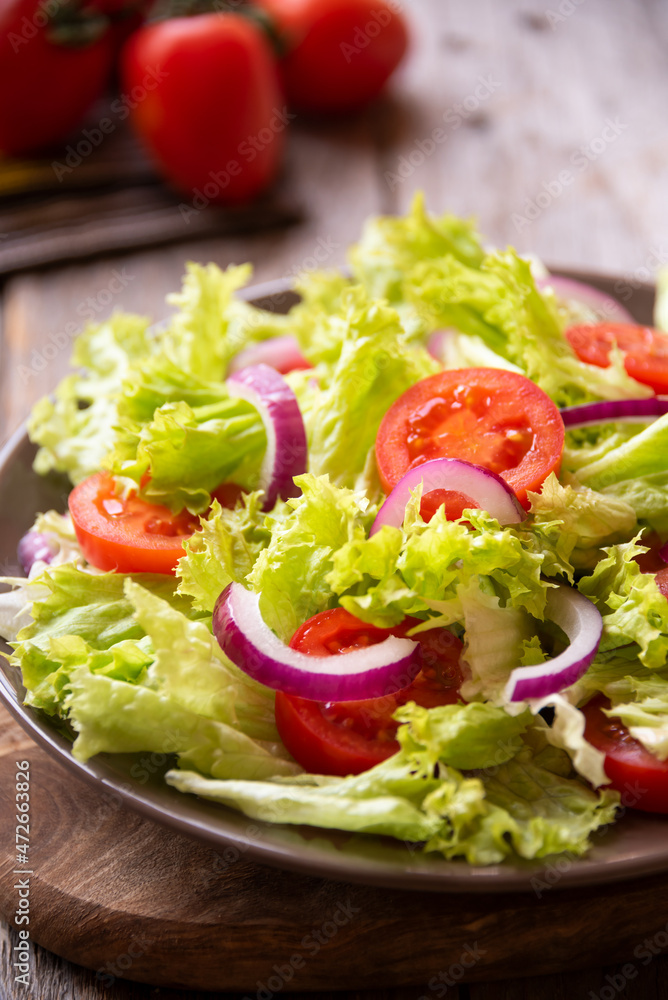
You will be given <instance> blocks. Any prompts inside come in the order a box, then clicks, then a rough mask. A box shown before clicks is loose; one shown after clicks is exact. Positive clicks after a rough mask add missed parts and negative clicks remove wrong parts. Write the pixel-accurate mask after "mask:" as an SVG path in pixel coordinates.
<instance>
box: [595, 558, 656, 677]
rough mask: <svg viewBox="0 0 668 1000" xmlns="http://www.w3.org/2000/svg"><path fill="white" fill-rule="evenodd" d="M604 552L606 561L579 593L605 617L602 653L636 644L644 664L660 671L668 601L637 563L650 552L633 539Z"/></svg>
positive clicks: (603, 561)
mask: <svg viewBox="0 0 668 1000" xmlns="http://www.w3.org/2000/svg"><path fill="white" fill-rule="evenodd" d="M603 551H604V552H605V553H606V557H605V558H604V559H601V560H600V562H599V563H598V564H597V565H596V568H595V569H594V571H593V573H591V575H589V576H585V577H583V578H582V579H581V580H580V581H579V582H578V589H579V590H580V591H581V593H583V594H584V595H585V596H586V597H588V598H589V599H590V600H591V601H593V602H594V604H595V605H596V606H597V607H598V609H599V611H600V612H601V615H602V616H603V638H602V640H601V645H600V649H601V651H602V652H605V651H606V650H610V649H615V648H617V647H618V646H623V645H625V644H626V643H629V642H635V643H637V645H638V647H639V648H638V650H637V655H638V657H639V659H640V661H641V663H643V664H644V665H645V666H647V667H651V668H653V669H660V668H661V667H663V666H664V665H665V663H666V656H667V655H668V601H667V600H666V598H665V597H664V596H663V594H662V593H661V591H660V590H659V588H658V587H657V585H656V581H655V579H654V574H653V573H643V572H642V571H641V569H640V566H639V565H638V563H637V562H635V561H634V558H635V556H637V555H639V554H640V553H642V552H647V548H646V547H645V546H643V545H637V544H636V539H634V540H633V541H631V542H625V543H622V544H619V545H611V546H609V547H607V548H605V549H604V550H603Z"/></svg>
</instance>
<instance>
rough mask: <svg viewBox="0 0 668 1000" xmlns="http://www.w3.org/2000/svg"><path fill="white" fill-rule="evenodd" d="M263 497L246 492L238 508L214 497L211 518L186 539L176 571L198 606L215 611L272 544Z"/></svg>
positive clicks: (181, 589) (181, 586)
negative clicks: (223, 593) (232, 585)
mask: <svg viewBox="0 0 668 1000" xmlns="http://www.w3.org/2000/svg"><path fill="white" fill-rule="evenodd" d="M262 496H263V494H262V493H260V492H257V493H247V494H244V496H243V498H242V500H241V501H240V502H239V503H238V504H237V506H236V508H235V509H234V510H228V509H226V508H225V507H221V506H220V504H219V503H218V501H217V500H214V502H213V506H212V508H211V512H210V513H209V515H208V517H207V518H206V519H204V518H202V519H201V521H200V530H199V531H196V532H195V533H194V534H193V535H191V536H190V538H189V539H187V541H186V542H184V548H185V550H186V555H185V556H184V557H183V558H182V559H180V560H179V564H178V567H177V571H176V572H177V576H178V577H179V586H178V592H179V593H180V594H187V595H188V596H190V597H192V598H193V603H194V606H195V607H196V608H200V609H202V610H203V611H213V608H214V605H215V603H216V601H217V600H218V597H219V595H220V593H221V591H223V590H224V589H225V587H227V585H228V584H229V583H232V581H233V580H234V581H236V582H237V583H245V582H246V579H247V577H248V574H249V573H250V571H251V570H252V569H253V566H254V565H255V562H256V560H257V557H258V556H259V554H260V552H261V551H262V550H263V549H265V548H266V547H267V545H268V544H269V542H270V540H271V532H270V530H269V529H268V528H267V527H266V526H265V525H264V521H265V516H266V515H265V513H264V511H263V510H262V506H261V503H262ZM277 516H278V512H277V511H276V510H275V511H274V517H277Z"/></svg>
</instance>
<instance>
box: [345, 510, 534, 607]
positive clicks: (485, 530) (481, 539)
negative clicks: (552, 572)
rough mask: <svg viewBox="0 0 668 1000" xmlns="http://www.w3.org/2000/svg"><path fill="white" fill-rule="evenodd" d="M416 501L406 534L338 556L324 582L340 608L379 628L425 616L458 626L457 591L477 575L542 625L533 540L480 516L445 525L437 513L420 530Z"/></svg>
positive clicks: (365, 542) (382, 535)
mask: <svg viewBox="0 0 668 1000" xmlns="http://www.w3.org/2000/svg"><path fill="white" fill-rule="evenodd" d="M419 494H420V491H416V493H415V494H414V496H413V499H412V500H411V502H410V503H409V504H408V505H407V508H406V517H405V520H404V526H403V529H399V528H392V527H388V526H385V527H383V528H382V529H381V530H380V531H378V532H377V533H376V534H375V535H373V536H372V537H371V538H363V537H360V538H355V539H351V540H350V541H349V542H347V543H346V544H345V545H343V546H342V547H341V548H340V549H339V551H338V552H336V554H335V556H334V560H333V568H332V572H331V573H330V574H329V576H328V578H327V579H328V582H329V584H330V586H331V587H332V590H333V591H334V592H335V593H336V594H337V595H338V597H339V601H340V603H341V604H342V605H343V606H344V607H345V608H347V609H348V610H349V611H350V612H351V613H352V614H354V615H357V617H358V618H362V619H363V620H364V621H368V622H371V623H372V624H375V625H381V626H391V625H394V624H397V623H398V622H399V621H401V619H402V618H403V617H404V616H405V615H407V614H420V613H424V612H427V611H429V610H436V611H438V612H439V613H440V614H441V615H444V614H448V613H452V614H454V615H455V617H454V618H451V621H456V620H459V619H461V602H458V588H459V587H460V586H465V585H466V584H467V583H468V582H469V581H470V580H471V579H472V578H474V577H478V576H481V577H485V578H487V579H488V581H489V586H490V587H491V588H492V590H491V592H492V593H496V594H497V595H498V596H499V597H500V598H502V599H503V601H504V603H509V604H511V605H512V606H514V607H518V608H524V609H526V610H527V611H528V612H529V613H530V614H532V615H534V616H535V617H537V618H542V616H543V610H544V607H545V598H546V590H547V588H548V587H549V586H552V584H550V583H549V582H547V581H545V580H544V579H543V578H542V576H541V570H542V565H543V561H544V555H543V554H542V553H541V552H539V551H538V550H537V547H536V546H535V545H534V544H533V542H532V540H531V539H530V536H529V535H528V534H524V533H521V532H517V531H515V530H514V529H512V528H502V527H501V526H500V525H499V523H498V521H496V520H494V518H492V517H490V515H489V514H487V513H485V512H484V511H481V510H473V511H471V510H468V511H466V512H465V516H464V517H462V518H461V519H459V520H457V521H448V520H447V519H446V517H445V511H444V508H440V510H439V511H437V513H436V514H435V515H434V517H432V519H431V521H430V522H429V523H428V524H425V522H424V521H423V520H422V518H421V517H420V515H419V513H418V512H419ZM465 522H466V523H465ZM468 525H470V526H471V527H468ZM452 602H455V603H454V604H453V603H452ZM442 624H446V622H445V621H443V622H442Z"/></svg>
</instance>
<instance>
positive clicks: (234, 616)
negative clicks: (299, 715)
mask: <svg viewBox="0 0 668 1000" xmlns="http://www.w3.org/2000/svg"><path fill="white" fill-rule="evenodd" d="M213 632H214V635H215V636H216V639H217V640H218V642H219V643H220V647H221V649H222V650H223V652H224V653H225V655H226V656H228V657H229V658H230V660H232V662H233V663H235V664H236V665H237V666H238V667H239V669H240V670H243V671H244V673H246V674H248V675H249V676H250V677H253V678H254V679H255V680H256V681H259V682H260V683H261V684H265V685H266V686H267V687H270V688H274V689H275V690H277V691H284V692H285V693H286V694H292V695H298V696H299V697H300V698H310V699H311V700H312V701H359V700H362V699H365V698H379V697H382V696H383V695H385V694H387V693H388V692H390V691H396V690H398V689H399V688H402V687H406V686H407V685H408V684H410V682H411V681H412V680H413V678H414V677H415V676H416V675H417V673H418V672H419V670H420V667H421V664H422V653H421V649H420V644H419V643H417V642H413V641H412V640H411V639H399V638H397V637H396V636H390V637H389V638H387V639H384V640H383V642H379V643H377V644H376V645H375V646H367V647H366V648H364V649H355V650H353V651H352V652H350V653H340V654H338V655H337V656H307V655H306V653H300V652H298V651H297V650H296V649H291V648H290V646H286V645H285V644H284V643H283V642H281V640H280V639H279V638H278V637H277V636H276V635H274V633H273V632H272V631H271V629H270V628H269V626H268V625H267V624H266V623H265V622H264V620H263V618H262V615H261V614H260V606H259V597H258V595H257V594H255V593H253V591H251V590H246V589H245V588H244V587H243V586H242V585H241V584H240V583H230V584H229V585H228V586H227V587H226V588H225V590H224V591H223V592H222V594H221V595H220V597H219V598H218V600H217V602H216V606H215V608H214V611H213Z"/></svg>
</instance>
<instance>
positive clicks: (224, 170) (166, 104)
mask: <svg viewBox="0 0 668 1000" xmlns="http://www.w3.org/2000/svg"><path fill="white" fill-rule="evenodd" d="M147 74H151V75H152V78H153V81H152V89H145V90H144V93H145V96H144V98H143V99H142V100H141V101H138V102H136V105H135V107H134V110H133V112H132V119H133V122H134V125H135V127H136V129H137V131H138V133H139V135H140V137H141V139H142V140H143V141H144V143H145V145H146V146H147V148H148V150H149V152H150V153H151V154H152V156H153V158H154V159H155V160H156V161H157V163H158V165H159V166H160V167H161V168H162V171H163V172H164V174H165V175H166V177H167V178H168V179H169V180H170V181H171V182H172V183H173V184H174V185H175V186H176V187H177V188H180V189H181V190H182V191H183V192H185V193H186V194H188V195H189V196H190V199H191V202H192V205H193V206H194V207H193V209H192V210H193V211H194V210H197V209H199V208H203V207H205V206H206V205H207V204H208V203H209V202H237V201H244V200H247V199H249V198H252V197H253V196H254V195H256V194H258V193H259V192H260V191H262V190H263V189H264V188H266V187H267V186H268V185H269V184H270V183H271V181H272V180H273V179H274V177H275V175H276V172H277V170H278V167H279V164H280V161H281V154H282V151H283V144H284V132H285V127H286V124H287V122H288V119H289V115H288V113H287V111H286V109H285V108H284V99H283V96H282V94H281V90H280V84H279V80H278V73H277V70H276V66H275V63H274V58H273V55H272V51H271V48H270V45H269V42H268V41H267V39H266V36H265V34H264V32H263V31H262V30H261V29H260V28H259V27H257V25H256V24H255V23H253V22H252V21H250V20H249V19H248V18H245V17H242V16H240V15H238V14H234V13H216V14H197V15H195V16H193V17H179V18H173V19H171V20H167V21H159V22H156V23H154V24H149V25H146V26H145V27H143V28H140V29H139V31H137V32H135V34H134V35H133V36H132V37H131V38H130V39H129V40H128V42H127V43H126V46H125V49H124V50H123V56H122V65H121V75H122V81H123V89H124V92H125V93H128V94H132V92H133V89H134V88H137V92H139V90H141V89H142V88H144V84H145V81H146V77H147ZM133 103H134V102H133ZM186 221H187V220H186Z"/></svg>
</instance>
